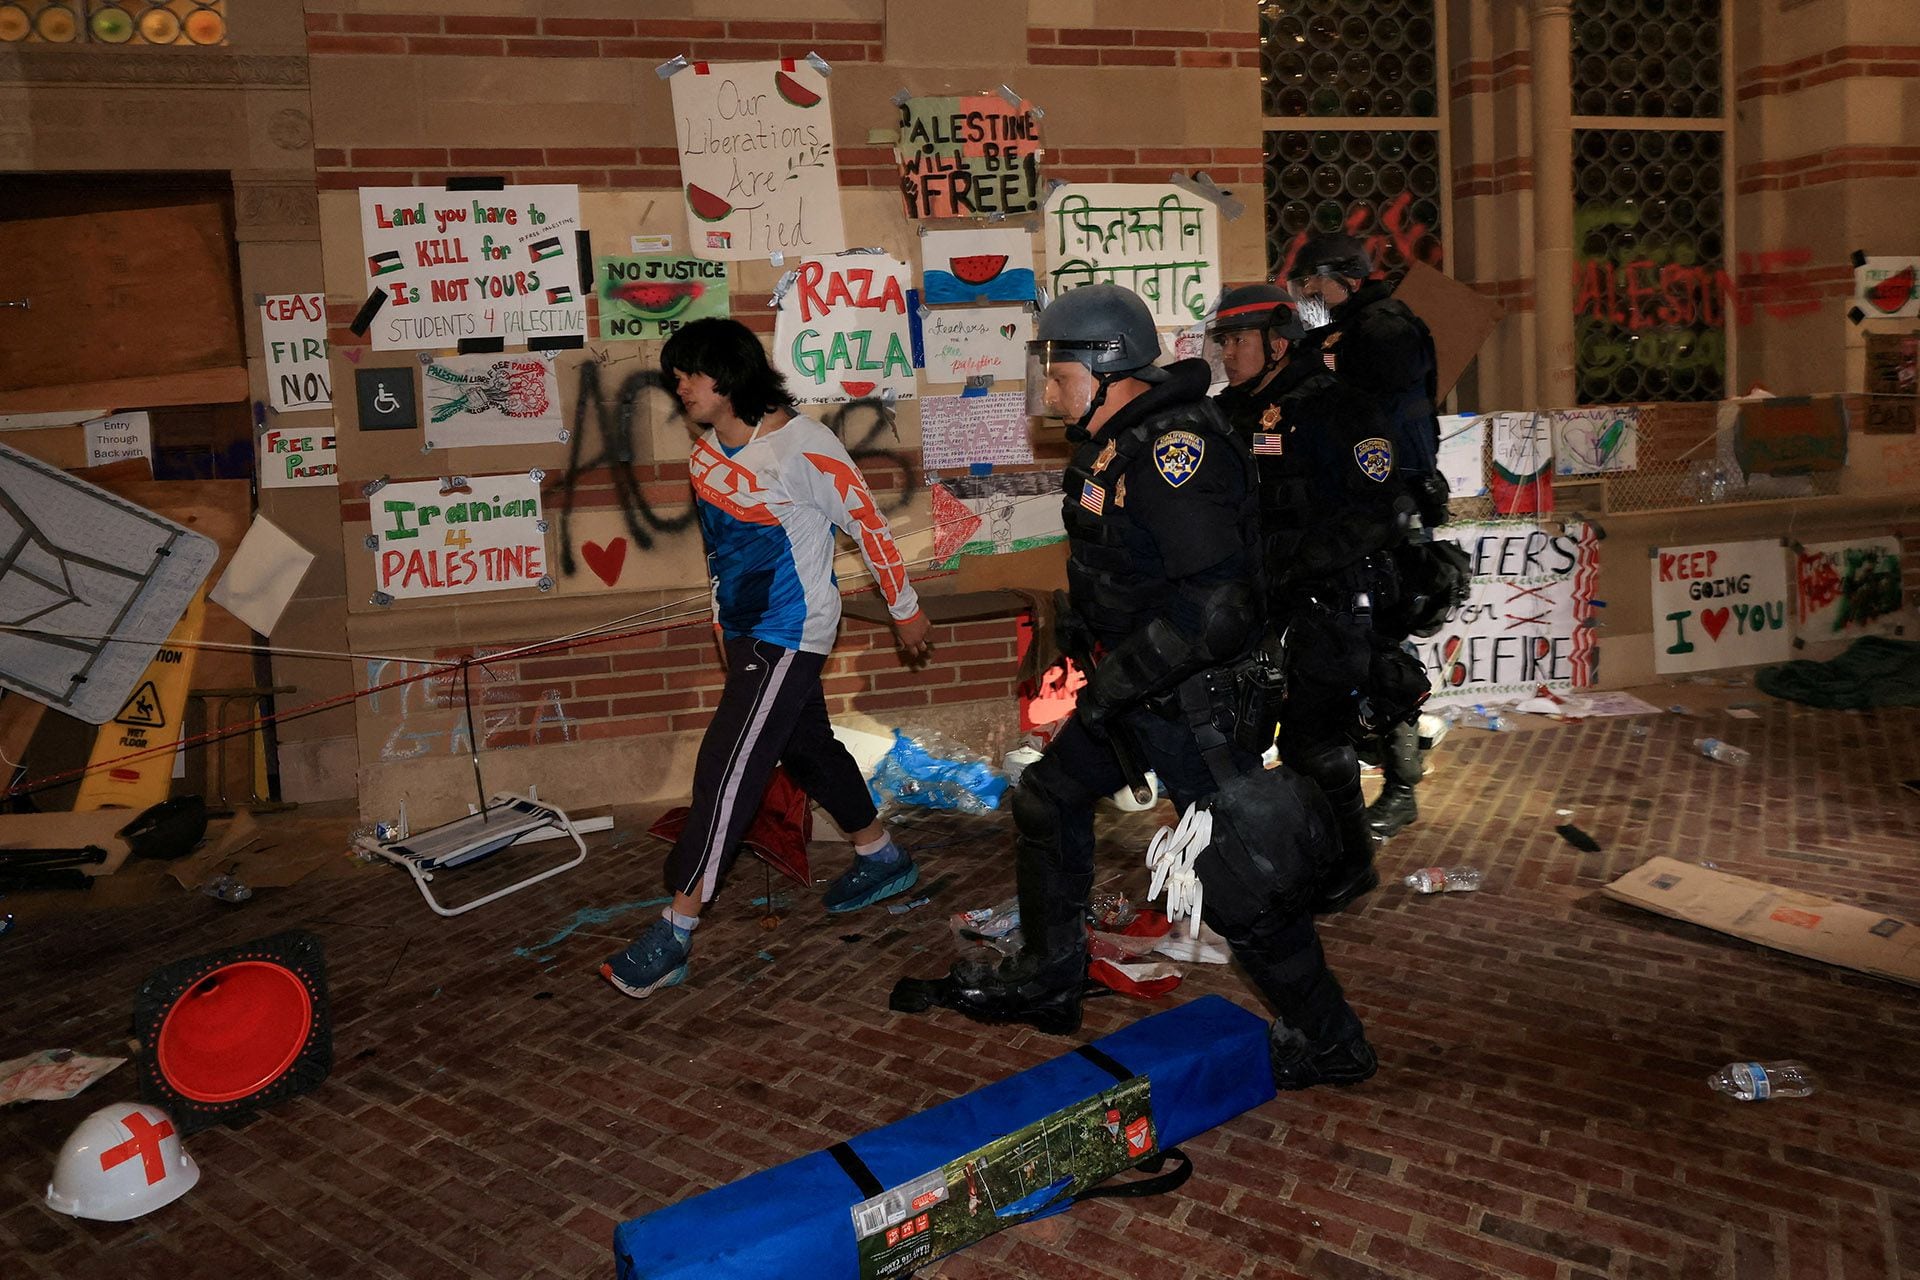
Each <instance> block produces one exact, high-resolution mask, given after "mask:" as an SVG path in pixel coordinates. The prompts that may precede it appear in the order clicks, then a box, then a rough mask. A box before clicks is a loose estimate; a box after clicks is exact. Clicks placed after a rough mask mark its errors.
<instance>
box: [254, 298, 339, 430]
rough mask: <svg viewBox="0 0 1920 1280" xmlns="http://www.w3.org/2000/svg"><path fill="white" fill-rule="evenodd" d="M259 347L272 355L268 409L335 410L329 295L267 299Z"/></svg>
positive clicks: (268, 369)
mask: <svg viewBox="0 0 1920 1280" xmlns="http://www.w3.org/2000/svg"><path fill="white" fill-rule="evenodd" d="M260 344H261V350H262V351H264V352H265V353H266V357H267V404H268V405H269V406H271V407H272V408H273V409H275V410H276V411H278V412H280V413H293V412H296V411H298V410H302V409H331V408H332V407H333V374H332V373H331V372H330V371H329V370H328V368H327V299H326V296H325V295H324V294H318V293H279V294H273V295H271V296H269V297H268V298H266V299H265V300H264V301H262V302H261V304H260Z"/></svg>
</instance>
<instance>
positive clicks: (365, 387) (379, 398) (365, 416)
mask: <svg viewBox="0 0 1920 1280" xmlns="http://www.w3.org/2000/svg"><path fill="white" fill-rule="evenodd" d="M413 379H414V373H413V370H412V369H409V368H406V367H404V366H402V367H399V368H381V369H355V370H354V371H353V390H354V399H355V401H356V402H357V403H358V406H359V410H360V429H361V430H362V431H405V430H407V429H408V428H410V427H417V426H419V425H420V406H419V402H418V400H417V398H416V397H415V394H414V387H413Z"/></svg>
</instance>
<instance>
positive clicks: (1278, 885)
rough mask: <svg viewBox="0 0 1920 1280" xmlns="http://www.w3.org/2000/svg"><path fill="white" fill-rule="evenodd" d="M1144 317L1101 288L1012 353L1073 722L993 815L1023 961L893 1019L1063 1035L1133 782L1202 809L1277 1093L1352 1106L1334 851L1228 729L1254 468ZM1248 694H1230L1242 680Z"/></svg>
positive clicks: (1049, 315)
mask: <svg viewBox="0 0 1920 1280" xmlns="http://www.w3.org/2000/svg"><path fill="white" fill-rule="evenodd" d="M1159 350H1160V348H1159V337H1158V334H1157V333H1156V332H1155V330H1154V326H1153V318H1152V315H1151V313H1150V312H1149V311H1148V309H1147V306H1146V304H1145V303H1144V302H1142V301H1141V300H1140V299H1139V298H1138V297H1136V296H1134V295H1133V294H1132V293H1130V292H1128V291H1127V290H1125V289H1122V288H1119V287H1118V286H1114V285H1104V284H1096V285H1088V286H1086V287H1083V288H1080V289H1076V290H1073V291H1072V292H1069V293H1066V294H1064V295H1063V296H1061V297H1060V298H1059V299H1058V300H1056V301H1055V302H1054V303H1053V304H1052V305H1051V306H1049V307H1047V308H1046V309H1045V310H1043V311H1042V312H1041V313H1040V319H1039V324H1038V329H1037V337H1036V339H1035V340H1034V341H1033V342H1032V343H1030V344H1029V347H1028V353H1029V368H1028V380H1027V387H1028V407H1029V411H1030V412H1033V413H1034V414H1035V415H1036V416H1044V417H1050V418H1060V419H1064V420H1065V421H1066V422H1067V424H1068V426H1067V435H1068V438H1069V439H1071V440H1073V441H1075V442H1076V443H1077V445H1078V448H1077V449H1076V450H1075V451H1074V454H1073V457H1072V460H1071V463H1070V465H1069V467H1068V469H1067V472H1066V500H1065V503H1064V520H1065V524H1066V527H1067V533H1068V538H1069V555H1068V567H1067V580H1068V584H1069V592H1068V608H1067V610H1066V611H1065V614H1064V621H1065V622H1066V624H1067V628H1066V629H1068V630H1072V629H1077V630H1078V632H1079V635H1078V636H1074V635H1063V644H1062V648H1063V650H1064V651H1066V652H1069V653H1073V652H1075V650H1078V651H1079V653H1078V655H1077V656H1078V657H1081V658H1088V657H1089V655H1090V654H1091V655H1095V656H1092V657H1091V671H1090V674H1089V679H1088V682H1087V684H1086V686H1085V687H1084V688H1083V689H1082V690H1081V692H1080V695H1079V700H1078V705H1077V706H1076V709H1075V711H1074V714H1073V716H1072V718H1071V719H1070V720H1069V721H1068V722H1067V724H1066V726H1065V727H1064V728H1062V729H1061V731H1060V732H1059V733H1058V734H1057V735H1056V736H1055V737H1054V740H1053V742H1052V744H1051V745H1050V746H1049V747H1048V748H1047V752H1046V754H1045V755H1044V756H1043V757H1042V758H1041V759H1040V760H1039V761H1038V762H1036V763H1034V764H1033V765H1031V766H1029V767H1028V768H1027V769H1026V771H1025V772H1024V773H1022V774H1021V777H1020V783H1019V786H1018V787H1017V788H1016V789H1015V791H1014V793H1013V798H1012V801H1011V809H1012V811H1013V818H1014V825H1015V828H1016V830H1017V840H1016V867H1017V877H1018V886H1019V900H1020V921H1021V933H1022V946H1021V950H1020V951H1019V953H1018V954H1016V955H1014V956H1012V957H1009V958H1007V959H1005V960H1003V961H1000V962H999V963H998V964H990V963H987V962H984V961H981V960H961V961H959V962H957V963H956V964H955V965H954V966H953V968H952V970H951V971H950V972H949V973H948V974H947V975H946V976H945V977H944V978H940V979H935V980H931V981H923V980H917V979H904V980H902V982H901V983H900V984H899V986H898V987H896V988H895V990H894V993H893V999H892V1005H893V1007H894V1008H895V1009H900V1010H903V1011H908V1012H917V1011H919V1010H922V1009H925V1008H927V1007H929V1006H930V1005H934V1004H938V1005H942V1006H945V1007H949V1008H953V1009H957V1010H959V1011H960V1012H962V1013H965V1014H966V1015H967V1016H969V1017H971V1018H974V1019H976V1020H979V1021H983V1022H991V1023H1002V1022H1022V1023H1030V1024H1032V1025H1034V1026H1036V1027H1038V1028H1040V1029H1041V1030H1043V1031H1046V1032H1050V1033H1054V1034H1065V1033H1068V1032H1071V1031H1073V1030H1074V1029H1076V1028H1077V1027H1078V1026H1079V1024H1080V1000H1081V989H1082V986H1083V983H1084V981H1085V978H1086V972H1087V945H1086V931H1085V914H1086V909H1087V904H1088V900H1089V897H1090V894H1091V891H1092V887H1093V874H1094V839H1093V805H1094V802H1095V801H1096V800H1097V799H1098V798H1100V797H1101V796H1104V795H1108V794H1111V793H1112V792H1114V791H1116V790H1118V789H1119V788H1120V787H1121V786H1122V785H1123V783H1127V782H1136V783H1137V782H1138V781H1139V778H1140V775H1141V772H1142V767H1143V766H1145V767H1151V768H1152V769H1153V770H1154V771H1155V772H1156V773H1157V774H1158V776H1159V778H1160V780H1161V782H1162V783H1163V784H1164V785H1165V786H1166V787H1167V789H1168V791H1169V792H1170V793H1171V795H1172V797H1173V800H1174V802H1175V804H1176V805H1178V806H1179V807H1180V808H1181V809H1182V810H1183V811H1185V810H1187V809H1188V808H1189V807H1190V806H1192V805H1195V804H1196V803H1199V804H1202V805H1204V806H1206V807H1207V809H1208V812H1209V813H1210V814H1211V816H1212V821H1213V838H1212V841H1211V843H1209V844H1208V845H1207V846H1206V847H1205V849H1204V850H1203V851H1201V852H1200V854H1199V855H1198V859H1197V861H1196V863H1195V871H1196V873H1197V875H1198V877H1199V881H1200V884H1201V886H1202V888H1203V890H1204V893H1203V915H1204V918H1205V919H1206V921H1207V922H1208V923H1209V924H1210V925H1211V926H1212V927H1213V928H1215V929H1216V930H1218V931H1219V932H1220V933H1221V934H1222V935H1224V936H1225V937H1226V939H1227V940H1228V943H1229V944H1230V946H1231V947H1232V949H1233V952H1234V955H1235V957H1236V958H1237V959H1238V960H1239V961H1240V962H1241V963H1242V964H1243V965H1244V966H1245V968H1246V969H1247V971H1248V972H1249V974H1250V975H1251V976H1252V978H1253V979H1254V982H1255V984H1256V985H1257V986H1258V987H1259V988H1260V990H1261V992H1262V993H1263V994H1264V995H1265V996H1266V997H1267V999H1268V1000H1269V1001H1270V1002H1272V1004H1273V1005H1274V1007H1275V1009H1276V1010H1277V1011H1278V1013H1279V1015H1280V1017H1279V1018H1278V1019H1277V1020H1276V1021H1275V1023H1274V1026H1273V1031H1272V1033H1271V1037H1270V1043H1271V1048H1272V1060H1273V1068H1274V1077H1275V1081H1276V1083H1277V1084H1278V1085H1279V1086H1280V1087H1281V1088H1291V1089H1298V1088H1306V1087H1308V1086H1311V1085H1316V1084H1324V1083H1333V1084H1353V1083H1358V1082H1359V1081H1361V1080H1364V1079H1366V1078H1367V1077H1368V1076H1370V1075H1372V1074H1373V1071H1374V1068H1375V1061H1374V1055H1373V1051H1372V1049H1371V1048H1370V1047H1369V1046H1368V1044H1367V1042H1366V1038H1365V1035H1364V1032H1363V1029H1362V1027H1361V1025H1360V1021H1359V1019H1358V1017H1357V1016H1355V1014H1354V1012H1353V1010H1352V1009H1351V1008H1350V1007H1349V1006H1348V1004H1347V1002H1346V999H1345V997H1344V995H1343V994H1342V993H1341V990H1340V984H1339V982H1338V981H1337V980H1336V979H1335V978H1334V976H1333V974H1332V973H1331V972H1330V971H1329V970H1328V969H1327V965H1326V958H1325V955H1324V953H1323V952H1322V950H1321V947H1320V940H1319V937H1318V935H1317V934H1316V933H1315V931H1314V926H1313V917H1312V913H1311V902H1312V898H1313V896H1314V894H1315V893H1316V892H1317V889H1318V885H1319V882H1320V880H1321V879H1322V878H1323V876H1324V873H1325V863H1326V861H1327V860H1328V857H1329V854H1330V851H1331V847H1332V845H1333V838H1332V823H1331V815H1330V814H1329V813H1328V812H1327V810H1326V804H1325V800H1324V799H1323V798H1322V797H1321V796H1320V795H1319V793H1318V791H1317V789H1316V788H1314V787H1313V786H1312V785H1311V784H1310V783H1307V782H1306V781H1305V780H1304V779H1301V778H1299V777H1298V776H1297V775H1295V774H1293V773H1292V772H1291V771H1289V770H1283V769H1282V770H1263V769H1261V768H1260V767H1259V756H1258V754H1257V753H1258V747H1257V746H1255V747H1251V748H1250V747H1249V746H1248V745H1247V744H1246V741H1244V740H1245V739H1248V738H1251V739H1252V740H1254V741H1257V739H1258V737H1259V736H1260V731H1259V729H1258V728H1257V727H1256V728H1255V729H1254V730H1253V731H1252V732H1251V733H1240V732H1238V731H1237V724H1236V720H1235V718H1234V716H1233V715H1232V714H1231V712H1232V710H1233V709H1234V708H1235V707H1236V706H1241V709H1242V710H1243V712H1244V715H1243V717H1242V718H1243V719H1247V720H1253V721H1257V720H1259V719H1261V718H1262V715H1264V717H1265V734H1266V736H1267V737H1268V739H1269V740H1270V739H1271V737H1272V732H1273V721H1272V714H1273V712H1272V709H1271V708H1270V707H1269V708H1260V707H1258V706H1252V707H1248V706H1245V705H1242V704H1248V703H1257V702H1258V699H1257V698H1253V699H1247V698H1245V697H1243V696H1241V690H1242V688H1243V687H1244V688H1252V689H1255V690H1259V689H1261V688H1263V687H1264V682H1263V681H1262V679H1260V673H1261V672H1262V671H1263V669H1262V668H1260V667H1259V664H1258V662H1257V661H1256V660H1254V658H1253V655H1254V650H1255V646H1256V644H1257V641H1258V638H1259V635H1260V633H1261V629H1262V626H1261V603H1262V602H1261V591H1260V588H1259V583H1258V575H1259V554H1258V543H1257V538H1258V510H1257V501H1256V497H1255V487H1254V475H1253V467H1252V460H1251V458H1250V457H1249V455H1248V453H1247V451H1246V448H1245V446H1244V444H1243V443H1242V442H1240V441H1239V440H1237V439H1236V437H1235V436H1234V434H1233V432H1232V431H1231V429H1230V428H1229V427H1228V426H1227V424H1226V422H1225V421H1224V420H1223V419H1222V418H1221V416H1220V413H1219V411H1218V409H1217V408H1216V407H1215V406H1214V404H1213V402H1212V401H1210V400H1208V399H1207V395H1206V392H1207V386H1208V383H1209V380H1210V374H1209V370H1208V368H1207V366H1206V364H1205V363H1204V362H1202V361H1199V360H1184V361H1181V362H1179V363H1177V364H1174V365H1172V366H1170V367H1168V368H1158V367H1155V365H1154V363H1153V362H1154V360H1155V358H1156V357H1157V356H1158V355H1159ZM1243 676H1245V677H1246V679H1245V681H1244V683H1243V681H1242V677H1243Z"/></svg>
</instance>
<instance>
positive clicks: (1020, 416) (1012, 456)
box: [920, 391, 1033, 467]
mask: <svg viewBox="0 0 1920 1280" xmlns="http://www.w3.org/2000/svg"><path fill="white" fill-rule="evenodd" d="M1032 425H1033V424H1032V420H1031V419H1030V418H1028V417H1027V398H1026V396H1025V395H1024V394H1022V393H1021V392H1018V391H1014V392H996V393H994V394H992V395H984V396H928V397H926V398H925V399H924V400H922V401H921V402H920V453H921V457H922V458H923V459H924V461H925V463H926V465H927V466H928V467H966V466H972V465H973V464H974V463H976V462H1032V461H1033V439H1032V435H1031V432H1032Z"/></svg>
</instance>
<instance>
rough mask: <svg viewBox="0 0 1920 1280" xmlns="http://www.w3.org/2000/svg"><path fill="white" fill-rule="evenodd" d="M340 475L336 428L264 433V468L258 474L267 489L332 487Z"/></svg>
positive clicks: (269, 431)
mask: <svg viewBox="0 0 1920 1280" xmlns="http://www.w3.org/2000/svg"><path fill="white" fill-rule="evenodd" d="M339 471H340V467H339V457H338V450H337V449H336V448H335V437H334V433H333V428H332V427H318V426H316V427H308V428H305V429H302V430H288V429H287V428H284V427H269V428H267V429H266V430H265V431H263V432H261V433H260V465H259V468H258V470H257V471H256V472H255V473H254V474H256V475H258V476H259V477H260V487H261V488H263V489H311V488H319V487H321V486H328V487H331V486H332V485H334V484H336V483H337V481H336V480H335V479H334V477H335V476H336V475H338V474H339Z"/></svg>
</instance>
